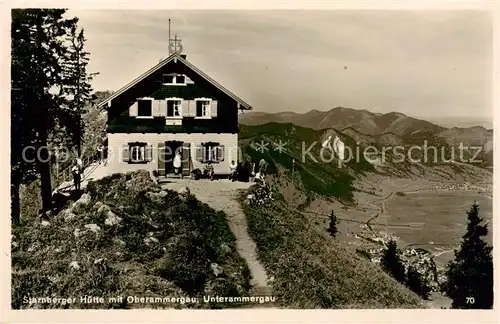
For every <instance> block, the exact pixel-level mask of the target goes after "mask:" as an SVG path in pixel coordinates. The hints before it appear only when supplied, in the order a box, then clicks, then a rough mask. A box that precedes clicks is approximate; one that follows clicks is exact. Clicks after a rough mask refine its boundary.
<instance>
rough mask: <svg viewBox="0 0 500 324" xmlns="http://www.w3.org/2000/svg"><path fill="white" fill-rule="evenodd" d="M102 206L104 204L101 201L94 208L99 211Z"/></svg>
mask: <svg viewBox="0 0 500 324" xmlns="http://www.w3.org/2000/svg"><path fill="white" fill-rule="evenodd" d="M102 205H104V204H103V203H102V202H101V201H98V202H96V203H95V204H94V208H95V209H97V211H99V209H100V208H101V206H102Z"/></svg>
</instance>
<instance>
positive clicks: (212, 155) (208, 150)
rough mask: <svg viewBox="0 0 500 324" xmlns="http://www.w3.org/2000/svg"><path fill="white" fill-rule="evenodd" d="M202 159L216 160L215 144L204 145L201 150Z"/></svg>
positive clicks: (206, 160)
mask: <svg viewBox="0 0 500 324" xmlns="http://www.w3.org/2000/svg"><path fill="white" fill-rule="evenodd" d="M203 151H204V152H203V161H205V162H208V161H211V162H216V161H218V159H217V146H212V145H205V147H204V150H203Z"/></svg>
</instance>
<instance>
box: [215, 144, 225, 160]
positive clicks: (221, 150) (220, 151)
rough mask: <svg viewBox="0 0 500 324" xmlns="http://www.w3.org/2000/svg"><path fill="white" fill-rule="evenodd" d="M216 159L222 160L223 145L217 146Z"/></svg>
mask: <svg viewBox="0 0 500 324" xmlns="http://www.w3.org/2000/svg"><path fill="white" fill-rule="evenodd" d="M217 161H219V162H222V161H224V145H219V146H217Z"/></svg>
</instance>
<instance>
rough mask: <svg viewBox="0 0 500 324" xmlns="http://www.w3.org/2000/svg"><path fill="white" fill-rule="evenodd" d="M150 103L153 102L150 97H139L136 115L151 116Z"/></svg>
mask: <svg viewBox="0 0 500 324" xmlns="http://www.w3.org/2000/svg"><path fill="white" fill-rule="evenodd" d="M152 103H153V101H152V100H151V99H139V100H137V117H151V116H153V112H152Z"/></svg>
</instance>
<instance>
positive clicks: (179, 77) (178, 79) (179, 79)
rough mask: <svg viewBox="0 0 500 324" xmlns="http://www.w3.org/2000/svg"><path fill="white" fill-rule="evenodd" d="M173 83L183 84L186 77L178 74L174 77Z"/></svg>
mask: <svg viewBox="0 0 500 324" xmlns="http://www.w3.org/2000/svg"><path fill="white" fill-rule="evenodd" d="M175 83H176V84H185V83H186V77H185V76H184V75H182V74H178V75H177V76H176V77H175Z"/></svg>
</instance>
